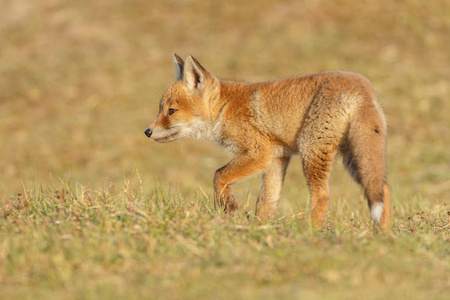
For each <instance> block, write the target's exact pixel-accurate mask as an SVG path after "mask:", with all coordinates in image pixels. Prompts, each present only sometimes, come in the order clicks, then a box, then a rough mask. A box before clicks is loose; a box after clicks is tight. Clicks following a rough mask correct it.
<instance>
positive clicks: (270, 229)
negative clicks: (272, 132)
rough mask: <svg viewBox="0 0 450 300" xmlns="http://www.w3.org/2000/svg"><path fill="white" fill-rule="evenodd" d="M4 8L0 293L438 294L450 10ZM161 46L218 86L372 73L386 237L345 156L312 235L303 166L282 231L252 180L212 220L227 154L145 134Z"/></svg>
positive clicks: (441, 292)
mask: <svg viewBox="0 0 450 300" xmlns="http://www.w3.org/2000/svg"><path fill="white" fill-rule="evenodd" d="M1 12H2V13H1V18H0V38H1V40H2V44H1V47H0V290H1V297H0V298H5V299H6V298H8V299H62V298H68V299H107V298H124V299H125V298H126V299H137V298H147V299H154V298H169V299H170V298H174V299H194V298H195V299H198V298H213V299H217V298H218V299H221V298H227V299H228V298H236V297H238V298H239V297H240V298H246V299H252V298H255V299H256V298H282V299H298V298H301V297H303V298H306V299H333V298H336V299H343V298H344V299H345V298H375V299H376V298H399V299H402V298H403V299H414V298H416V299H423V298H427V299H444V298H445V296H446V295H447V294H448V291H449V289H450V281H449V279H448V278H449V276H448V274H449V273H450V270H449V260H448V257H449V254H450V253H449V252H450V246H449V244H450V243H449V237H450V228H449V215H448V214H449V211H450V209H449V208H448V205H449V198H448V197H449V194H450V172H449V171H448V170H449V169H450V164H449V162H450V152H449V151H448V149H449V147H450V121H449V120H450V119H449V116H450V105H449V99H448V95H449V94H450V90H449V85H448V78H450V51H449V49H448V45H450V18H449V16H450V4H449V2H448V1H445V0H437V1H428V2H427V3H425V2H423V3H422V2H421V1H409V0H408V1H406V0H405V1H389V2H387V1H383V2H380V1H376V0H364V1H353V0H350V1H344V2H342V1H322V2H320V1H319V2H317V1H297V0H295V1H294V0H288V1H274V0H263V1H245V2H242V1H237V0H232V1H227V2H226V3H225V2H224V3H221V2H217V1H209V2H205V1H178V0H168V1H143V0H137V1H122V0H98V1H88V0H79V1H63V0H56V1H55V0H34V1H27V0H4V1H2V8H1ZM173 52H176V53H178V54H180V55H181V56H182V57H185V56H186V55H188V54H192V55H194V56H195V57H196V58H197V59H198V60H199V61H200V62H201V63H202V64H203V65H204V66H205V67H206V68H207V69H208V70H210V71H212V72H213V73H214V74H215V75H216V76H217V77H219V78H223V79H239V80H246V81H258V80H271V79H275V78H280V77H285V76H290V75H297V74H307V73H313V72H319V71H324V70H336V69H339V70H348V71H354V72H359V73H362V74H363V75H365V76H366V77H368V78H369V79H370V80H371V81H372V83H373V85H374V87H375V89H376V91H377V93H378V96H379V100H380V103H381V104H382V106H383V108H384V110H385V113H386V116H387V119H388V149H387V157H388V181H389V184H390V187H391V190H392V204H393V224H392V233H390V234H388V235H379V234H376V233H374V232H373V231H372V224H371V223H370V213H369V210H368V208H367V204H366V201H365V200H364V198H363V196H362V193H361V191H360V190H359V188H358V187H357V185H356V184H354V183H352V181H351V179H350V178H349V176H348V175H347V174H345V171H344V170H343V168H342V166H341V163H340V162H338V163H336V164H335V167H334V170H333V176H332V179H331V184H330V189H331V200H332V204H331V211H330V215H329V218H328V220H327V223H326V225H325V226H324V228H322V229H321V230H320V231H318V232H313V231H312V230H311V228H310V224H309V219H308V210H307V207H308V191H307V188H306V185H305V181H304V179H303V174H302V171H301V164H300V161H299V159H298V158H294V159H293V160H292V162H291V164H290V167H289V169H288V173H287V175H286V180H285V185H284V188H283V193H282V199H281V201H280V206H279V210H278V214H277V216H276V218H275V219H274V220H272V221H270V222H263V223H260V222H258V221H256V220H254V219H252V218H250V219H247V217H246V212H249V214H250V215H251V214H252V213H253V211H254V207H255V199H256V197H257V194H258V189H259V182H258V178H251V179H249V180H246V181H244V182H242V183H239V184H238V185H237V186H236V188H235V192H236V196H237V199H238V200H239V203H240V205H241V209H240V211H239V216H237V217H230V216H225V215H223V214H221V213H220V212H218V211H216V210H215V209H214V207H213V204H212V201H211V197H212V194H213V193H212V178H213V176H214V171H215V170H216V169H217V168H219V167H221V166H222V165H224V164H225V163H227V161H228V160H229V159H230V158H231V156H230V155H229V154H227V153H226V152H225V151H223V150H222V149H220V148H219V147H218V146H215V145H211V144H209V143H206V142H201V141H179V142H176V143H172V144H164V145H160V144H156V143H152V142H151V141H150V140H148V139H147V138H146V137H145V136H144V134H143V131H144V130H145V129H146V128H147V126H148V124H149V123H150V122H151V121H152V119H153V118H154V117H155V115H156V113H157V109H158V102H159V98H160V96H161V94H162V93H163V91H164V89H165V88H166V87H167V86H168V85H169V84H170V83H171V82H172V80H173V77H174V69H173V65H172V61H171V53H173ZM136 170H139V175H136ZM60 178H62V179H60ZM19 194H20V195H19Z"/></svg>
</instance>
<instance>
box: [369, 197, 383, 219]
mask: <svg viewBox="0 0 450 300" xmlns="http://www.w3.org/2000/svg"><path fill="white" fill-rule="evenodd" d="M370 212H371V213H372V219H373V220H374V221H375V222H377V223H380V220H381V213H382V212H383V203H382V202H378V203H375V204H374V205H372V209H371V210H370Z"/></svg>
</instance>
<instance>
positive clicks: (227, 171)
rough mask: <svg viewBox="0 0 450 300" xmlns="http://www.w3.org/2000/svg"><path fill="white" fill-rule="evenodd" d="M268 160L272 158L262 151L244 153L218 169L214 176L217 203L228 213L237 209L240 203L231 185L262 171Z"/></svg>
mask: <svg viewBox="0 0 450 300" xmlns="http://www.w3.org/2000/svg"><path fill="white" fill-rule="evenodd" d="M268 161H270V158H267V157H266V156H265V155H263V154H262V153H260V155H258V156H248V155H245V156H244V155H242V156H237V157H236V158H234V159H233V160H232V161H230V162H229V163H228V164H226V165H225V166H223V167H222V168H220V169H219V170H217V171H216V174H215V176H214V191H215V199H216V204H218V205H219V206H220V207H222V208H223V209H224V210H225V212H227V213H230V212H233V211H236V210H237V208H238V204H237V202H236V200H235V199H234V195H233V191H232V189H231V185H232V184H233V183H235V182H236V181H238V180H240V179H243V178H245V177H248V176H250V175H252V174H255V173H257V172H261V171H262V170H264V169H265V168H266V167H267V162H268Z"/></svg>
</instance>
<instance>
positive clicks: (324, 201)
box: [302, 145, 337, 228]
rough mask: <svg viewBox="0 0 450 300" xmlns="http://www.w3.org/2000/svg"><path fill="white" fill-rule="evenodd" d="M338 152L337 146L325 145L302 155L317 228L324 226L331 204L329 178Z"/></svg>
mask: <svg viewBox="0 0 450 300" xmlns="http://www.w3.org/2000/svg"><path fill="white" fill-rule="evenodd" d="M336 152H337V150H336V149H335V147H330V145H328V147H326V146H325V145H324V147H322V148H319V150H316V151H315V152H310V155H308V156H303V157H302V160H303V172H304V174H305V177H306V181H307V183H308V187H309V192H310V207H311V220H312V223H313V226H314V227H315V228H318V227H320V226H322V224H323V222H324V221H325V218H326V216H327V213H328V209H329V206H330V192H329V188H328V179H329V175H330V171H331V164H332V162H333V158H334V156H335V154H336ZM311 154H312V155H311Z"/></svg>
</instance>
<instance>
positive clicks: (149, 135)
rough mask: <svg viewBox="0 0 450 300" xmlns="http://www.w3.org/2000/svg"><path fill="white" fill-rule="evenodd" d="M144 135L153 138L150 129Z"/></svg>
mask: <svg viewBox="0 0 450 300" xmlns="http://www.w3.org/2000/svg"><path fill="white" fill-rule="evenodd" d="M144 133H145V135H146V136H147V137H151V136H152V131H151V130H150V128H147V130H146V131H144Z"/></svg>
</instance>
